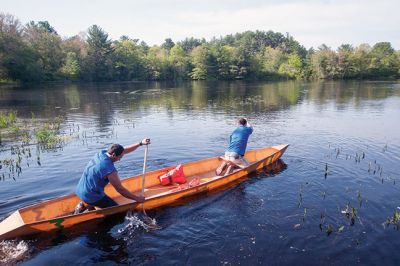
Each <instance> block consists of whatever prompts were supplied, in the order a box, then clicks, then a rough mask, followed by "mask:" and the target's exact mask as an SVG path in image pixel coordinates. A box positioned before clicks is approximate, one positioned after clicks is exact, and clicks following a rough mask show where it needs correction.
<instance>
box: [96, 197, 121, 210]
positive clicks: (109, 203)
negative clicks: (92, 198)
mask: <svg viewBox="0 0 400 266" xmlns="http://www.w3.org/2000/svg"><path fill="white" fill-rule="evenodd" d="M90 205H93V206H96V207H100V208H108V207H113V206H117V205H118V203H116V202H115V201H114V200H113V199H112V198H110V197H109V196H107V195H105V196H104V197H103V198H102V199H101V200H98V201H96V202H94V203H91V204H90Z"/></svg>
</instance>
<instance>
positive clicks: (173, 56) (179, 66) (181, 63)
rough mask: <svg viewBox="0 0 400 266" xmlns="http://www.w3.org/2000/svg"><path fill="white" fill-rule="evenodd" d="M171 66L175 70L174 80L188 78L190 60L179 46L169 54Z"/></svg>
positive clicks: (173, 48)
mask: <svg viewBox="0 0 400 266" xmlns="http://www.w3.org/2000/svg"><path fill="white" fill-rule="evenodd" d="M169 61H170V66H171V67H172V69H173V73H172V78H173V79H177V78H183V79H185V78H187V77H188V71H189V58H188V56H187V55H186V53H185V51H184V50H183V48H182V46H180V45H179V44H177V45H175V46H174V47H172V48H171V50H170V54H169Z"/></svg>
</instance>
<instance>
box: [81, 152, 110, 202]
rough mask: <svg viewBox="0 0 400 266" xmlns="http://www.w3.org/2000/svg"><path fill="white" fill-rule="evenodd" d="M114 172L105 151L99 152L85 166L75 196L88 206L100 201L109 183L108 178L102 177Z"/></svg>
mask: <svg viewBox="0 0 400 266" xmlns="http://www.w3.org/2000/svg"><path fill="white" fill-rule="evenodd" d="M114 171H117V169H115V167H114V163H113V162H112V161H111V159H110V158H109V157H108V156H107V151H106V150H102V151H100V152H99V153H97V154H96V155H95V156H94V157H93V159H92V160H90V162H89V163H88V164H87V165H86V168H85V171H83V174H82V177H81V179H80V180H79V183H78V186H77V187H76V195H78V197H80V198H81V199H82V200H83V201H84V202H86V203H88V204H92V203H95V202H96V201H99V200H101V199H102V198H103V197H104V196H105V193H104V187H105V186H106V185H107V184H108V182H110V181H109V180H108V178H104V177H106V176H107V175H109V174H111V173H112V172H114Z"/></svg>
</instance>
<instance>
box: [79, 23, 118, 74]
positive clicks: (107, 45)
mask: <svg viewBox="0 0 400 266" xmlns="http://www.w3.org/2000/svg"><path fill="white" fill-rule="evenodd" d="M86 41H87V44H88V54H87V57H86V58H85V65H84V66H85V75H86V78H88V79H90V80H93V81H105V80H111V79H112V76H113V72H112V70H113V66H112V60H111V57H112V53H113V51H114V50H113V48H112V46H111V44H112V42H111V40H110V39H109V38H108V34H107V33H106V32H105V31H104V30H103V29H102V28H100V27H99V26H97V25H93V26H91V27H90V28H89V30H88V33H87V40H86Z"/></svg>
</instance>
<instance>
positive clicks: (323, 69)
mask: <svg viewBox="0 0 400 266" xmlns="http://www.w3.org/2000/svg"><path fill="white" fill-rule="evenodd" d="M312 66H313V73H314V77H315V78H321V79H335V78H338V77H339V70H338V58H337V55H336V53H335V52H334V51H332V50H331V48H329V47H328V46H326V45H325V44H323V45H321V46H320V47H319V48H318V50H317V51H316V52H315V53H314V54H313V56H312Z"/></svg>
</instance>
